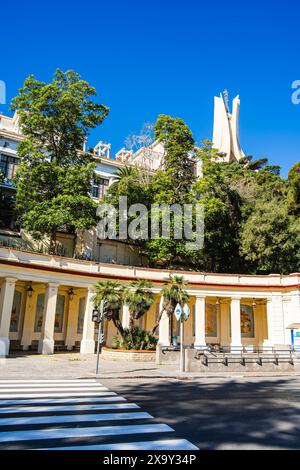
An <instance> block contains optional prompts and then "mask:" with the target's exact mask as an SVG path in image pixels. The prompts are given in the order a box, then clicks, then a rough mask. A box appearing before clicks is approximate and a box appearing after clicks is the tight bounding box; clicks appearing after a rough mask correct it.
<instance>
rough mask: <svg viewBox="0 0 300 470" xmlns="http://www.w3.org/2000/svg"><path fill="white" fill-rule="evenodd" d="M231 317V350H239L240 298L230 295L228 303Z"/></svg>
mask: <svg viewBox="0 0 300 470" xmlns="http://www.w3.org/2000/svg"><path fill="white" fill-rule="evenodd" d="M230 319H231V345H230V346H231V351H233V352H234V351H240V349H241V347H242V337H241V299H240V297H232V299H231V304H230Z"/></svg>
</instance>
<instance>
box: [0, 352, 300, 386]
mask: <svg viewBox="0 0 300 470" xmlns="http://www.w3.org/2000/svg"><path fill="white" fill-rule="evenodd" d="M95 366H96V356H95V355H90V354H79V353H65V354H54V355H47V356H46V355H45V356H43V355H28V354H24V353H20V354H16V355H14V356H12V357H9V358H7V359H0V380H1V379H2V380H4V379H32V378H41V379H42V378H43V379H47V378H48V379H62V378H91V377H95ZM299 375H300V374H299V372H281V373H280V372H277V373H272V372H269V373H266V372H260V373H259V372H255V373H253V372H248V373H242V374H241V373H232V372H230V373H226V374H224V373H223V372H220V373H217V372H214V373H205V374H203V373H195V372H184V373H180V372H179V370H178V368H177V367H175V366H172V365H168V366H157V365H156V364H155V363H151V362H125V361H124V362H121V361H118V362H116V361H107V360H105V359H103V358H102V357H101V356H100V364H99V375H98V376H97V377H99V378H103V379H116V378H118V379H151V380H152V379H176V380H193V379H194V380H197V379H205V378H227V379H228V378H231V377H284V376H299Z"/></svg>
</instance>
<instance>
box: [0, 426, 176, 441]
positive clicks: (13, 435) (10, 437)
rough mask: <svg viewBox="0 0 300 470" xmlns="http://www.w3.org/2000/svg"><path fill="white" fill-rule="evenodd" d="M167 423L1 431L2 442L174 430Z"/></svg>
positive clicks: (0, 438) (0, 439)
mask: <svg viewBox="0 0 300 470" xmlns="http://www.w3.org/2000/svg"><path fill="white" fill-rule="evenodd" d="M172 431H174V429H172V428H170V426H168V425H167V424H136V425H129V426H97V427H90V428H80V427H78V428H49V429H39V430H28V431H14V432H0V442H17V441H33V440H44V439H64V438H69V437H94V436H121V435H124V434H146V433H160V432H172Z"/></svg>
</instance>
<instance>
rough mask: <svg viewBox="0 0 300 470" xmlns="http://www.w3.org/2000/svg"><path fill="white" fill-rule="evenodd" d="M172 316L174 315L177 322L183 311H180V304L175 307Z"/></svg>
mask: <svg viewBox="0 0 300 470" xmlns="http://www.w3.org/2000/svg"><path fill="white" fill-rule="evenodd" d="M174 315H175V317H176V320H177V321H179V320H180V318H181V316H182V315H183V310H182V308H181V305H180V304H177V305H176V307H175V310H174Z"/></svg>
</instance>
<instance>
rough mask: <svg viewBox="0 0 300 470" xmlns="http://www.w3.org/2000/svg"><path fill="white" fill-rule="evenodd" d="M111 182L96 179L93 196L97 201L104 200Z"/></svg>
mask: <svg viewBox="0 0 300 470" xmlns="http://www.w3.org/2000/svg"><path fill="white" fill-rule="evenodd" d="M108 185H109V180H108V179H105V178H97V179H94V183H93V191H92V195H93V197H94V198H96V199H102V198H103V197H104V195H105V193H106V191H107V189H108Z"/></svg>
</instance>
